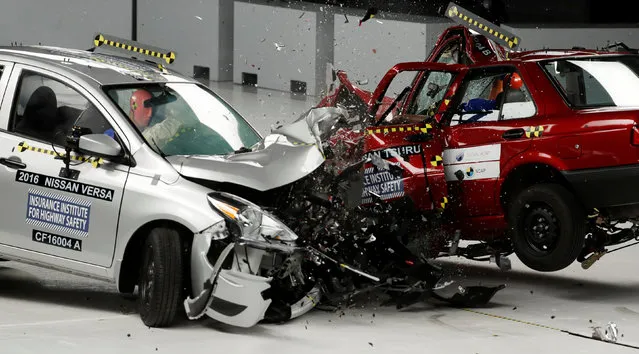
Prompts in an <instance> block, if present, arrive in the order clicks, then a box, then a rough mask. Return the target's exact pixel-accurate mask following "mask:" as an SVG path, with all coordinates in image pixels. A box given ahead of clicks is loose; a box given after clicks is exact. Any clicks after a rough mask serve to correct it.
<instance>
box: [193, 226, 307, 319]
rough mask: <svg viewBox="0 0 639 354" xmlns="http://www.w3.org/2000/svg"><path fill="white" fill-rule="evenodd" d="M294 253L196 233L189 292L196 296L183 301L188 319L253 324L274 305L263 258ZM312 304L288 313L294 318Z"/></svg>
mask: <svg viewBox="0 0 639 354" xmlns="http://www.w3.org/2000/svg"><path fill="white" fill-rule="evenodd" d="M296 251H299V249H297V248H296V247H294V246H290V245H286V244H277V243H266V242H258V241H240V242H232V241H229V240H228V239H224V240H220V239H216V238H215V237H212V236H211V234H195V235H194V238H193V244H192V249H191V280H192V281H191V283H192V289H191V290H192V293H193V294H194V295H195V297H194V298H187V299H186V300H185V301H184V307H185V310H186V314H187V316H188V317H189V318H190V319H198V318H200V317H202V316H204V315H206V316H208V317H211V318H213V319H215V320H217V321H220V322H223V323H226V324H229V325H232V326H237V327H252V326H254V325H256V324H257V323H258V322H260V321H261V320H263V319H264V318H265V314H266V311H267V309H268V308H269V306H270V305H271V303H272V302H273V300H272V299H270V298H269V295H268V294H269V291H267V290H268V289H270V288H271V281H272V279H273V278H272V277H264V276H260V269H262V268H263V267H264V264H263V263H264V262H266V263H268V262H267V261H268V260H269V258H268V257H265V255H267V254H269V255H271V256H272V253H279V254H291V253H293V252H296ZM316 290H317V291H319V289H316ZM310 296H311V297H312V298H317V297H318V294H314V293H312V292H311V294H310ZM311 302H312V306H311V307H313V306H314V305H315V302H314V301H306V302H304V301H301V303H300V304H295V305H293V306H292V307H291V310H292V311H294V312H296V313H295V315H300V314H303V313H305V312H307V311H309V310H310V308H309V303H311ZM291 318H294V317H293V316H292V317H291Z"/></svg>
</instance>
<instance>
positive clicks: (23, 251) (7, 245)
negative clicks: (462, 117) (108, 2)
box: [0, 35, 322, 327]
mask: <svg viewBox="0 0 639 354" xmlns="http://www.w3.org/2000/svg"><path fill="white" fill-rule="evenodd" d="M95 45H96V48H97V47H100V46H109V47H111V49H114V48H116V49H120V50H122V49H123V50H125V51H126V50H128V51H129V52H135V53H137V54H136V55H146V56H148V57H151V58H155V59H160V60H164V61H166V63H170V62H172V60H174V59H175V55H174V54H173V53H170V52H168V53H167V52H166V51H161V50H160V49H149V48H148V47H145V46H143V45H141V44H139V43H135V42H126V41H124V40H121V39H118V38H113V37H108V36H105V35H98V36H96V37H95ZM94 49H95V48H92V50H86V51H85V50H74V49H63V48H53V47H2V48H0V99H1V101H0V164H1V165H2V166H0V183H1V186H2V187H1V188H0V200H1V201H2V203H3V213H2V216H1V218H2V224H1V225H2V226H1V227H0V257H2V258H3V259H8V260H15V261H19V262H25V263H30V264H34V265H37V266H42V267H46V268H52V269H58V270H61V271H65V272H70V273H74V274H78V275H82V276H87V277H91V278H96V279H102V280H106V281H111V282H114V283H115V284H116V286H117V288H118V289H119V291H120V292H122V293H133V292H134V289H135V287H136V285H137V286H138V292H139V311H140V315H141V318H142V321H143V322H144V324H146V325H147V326H153V327H160V326H168V325H170V324H172V323H173V320H174V319H175V318H176V314H177V313H178V311H186V313H187V315H188V317H189V318H191V319H196V318H199V317H201V316H203V315H205V314H206V315H208V316H210V317H212V318H214V319H217V320H219V321H222V322H225V323H228V324H232V325H236V326H242V327H249V326H253V325H255V324H256V323H258V322H260V321H261V320H263V319H264V318H265V314H266V313H267V310H268V309H269V307H272V306H273V304H275V303H276V302H278V298H277V297H278V296H280V294H282V293H283V292H285V291H287V290H288V289H283V288H281V285H278V286H280V288H278V289H276V290H277V291H274V289H273V288H272V286H271V285H272V284H271V283H272V279H273V276H274V274H280V273H282V272H283V273H285V275H286V277H288V276H294V275H295V274H299V273H300V272H299V269H291V265H290V264H299V262H297V263H295V262H290V259H292V258H296V257H301V251H300V249H298V248H296V246H295V240H296V239H297V236H296V235H295V234H294V233H293V232H292V231H291V230H290V229H289V228H287V227H286V226H285V225H284V224H282V223H281V222H280V221H278V220H277V219H276V218H275V217H273V216H271V215H270V214H268V213H266V212H264V210H262V209H260V208H259V207H258V206H256V205H255V204H253V203H251V202H249V201H247V200H244V199H241V198H238V197H235V196H234V195H231V194H227V193H224V192H220V191H214V190H213V189H210V188H207V187H205V186H203V184H201V183H196V182H194V181H192V180H191V179H189V178H185V174H188V172H189V171H190V170H189V166H191V167H193V166H195V167H197V168H195V169H193V168H192V169H191V171H199V172H202V171H204V170H207V168H204V167H203V166H205V167H206V166H208V170H209V172H211V173H214V172H215V169H216V168H218V169H219V173H220V174H219V175H218V177H219V179H220V180H229V179H233V180H234V181H235V182H239V184H242V181H246V182H247V183H251V182H250V181H251V180H253V181H257V182H255V183H258V184H259V183H264V181H266V180H269V179H277V178H279V177H278V176H277V175H274V176H272V175H271V176H268V177H267V176H256V175H251V173H255V172H254V171H253V172H251V171H252V170H251V169H250V168H251V167H255V163H250V162H247V163H244V164H242V166H244V167H241V166H240V168H238V169H237V172H236V173H234V172H233V167H232V166H231V167H223V166H221V165H224V163H221V162H220V161H222V160H224V158H222V157H219V158H218V157H216V156H226V155H233V154H234V152H235V151H237V150H240V151H241V149H242V148H245V147H247V146H254V145H256V144H258V145H259V144H260V142H261V141H262V137H261V136H260V134H258V133H257V132H256V131H255V130H254V129H253V128H252V127H251V126H250V125H249V124H248V123H247V122H246V121H245V120H244V119H243V118H242V117H241V116H240V115H239V114H238V113H237V112H236V111H234V110H233V108H231V107H230V106H229V105H228V104H226V103H225V102H224V101H223V100H221V99H220V98H219V97H218V96H216V95H215V94H214V93H213V92H212V91H210V90H209V89H208V88H207V87H206V86H203V85H201V84H200V83H198V82H197V81H195V80H193V79H190V78H187V77H185V76H182V75H179V74H177V73H174V72H172V71H170V70H168V69H166V68H165V67H164V66H163V65H161V64H162V63H163V62H162V61H160V62H159V63H158V62H147V61H144V60H140V59H134V58H130V55H129V57H125V56H121V55H116V54H114V55H112V54H105V53H99V50H94ZM160 53H164V54H160ZM166 63H165V64H166ZM141 89H142V90H144V91H146V92H147V93H150V94H151V97H150V98H148V99H146V100H143V101H138V102H136V103H135V104H134V103H133V100H132V98H131V97H132V96H135V95H134V93H135V92H138V91H139V90H141ZM140 105H141V106H140ZM140 107H142V108H140ZM137 109H141V110H142V111H144V112H147V113H148V112H152V114H151V116H150V117H148V116H147V117H146V118H149V119H148V122H147V123H149V127H148V128H145V127H142V126H137V125H136V124H133V119H134V118H133V117H134V116H135V112H134V111H135V110H137ZM171 119H173V125H171V124H164V123H165V122H167V121H170V120H171ZM149 132H152V133H149ZM305 134H306V135H305ZM305 134H301V135H299V134H298V138H299V137H300V136H302V137H307V143H308V144H305V145H304V146H300V145H299V144H288V143H286V142H287V138H286V136H283V135H280V136H279V138H278V139H280V140H279V143H278V144H277V145H278V146H279V147H278V148H280V149H289V150H290V151H291V154H290V155H289V156H295V154H298V155H300V156H301V155H303V160H304V161H307V163H310V162H309V161H311V162H312V161H315V160H317V161H316V162H312V163H310V164H317V165H319V164H320V163H321V161H322V155H321V152H320V151H319V149H318V148H316V147H314V146H313V143H314V141H313V139H312V136H311V135H310V134H309V133H308V131H307V132H306V133H305ZM282 142H284V143H282ZM274 146H275V145H274ZM262 148H263V149H268V148H269V147H268V146H262ZM190 156H199V159H198V158H193V159H191V158H190ZM203 156H205V157H206V158H203ZM237 156H241V155H237ZM289 161H290V160H289ZM222 162H223V161H222ZM285 163H287V162H285ZM203 164H204V165H203ZM227 165H228V164H227ZM246 166H248V167H246ZM258 167H259V166H258ZM273 168H275V169H279V167H277V166H274V167H273ZM310 168H311V169H312V167H310ZM211 169H213V170H211ZM220 176H221V177H220ZM287 178H288V179H295V178H297V177H296V176H295V175H288V176H287V177H286V178H283V182H282V183H286V181H287ZM258 188H259V186H258ZM265 188H266V187H265ZM287 260H289V262H286V261H287ZM278 272H279V273H278ZM283 278H284V277H283ZM299 284H303V285H299ZM295 286H298V287H299V286H302V287H303V288H304V290H303V291H302V292H301V293H302V294H303V295H302V296H299V301H297V302H294V301H293V302H292V301H290V299H289V300H287V301H279V305H278V306H280V307H281V306H284V307H286V309H285V311H287V315H286V316H285V317H287V318H292V317H296V316H299V315H301V314H303V313H306V312H307V311H309V310H310V309H311V308H312V307H313V306H314V305H315V304H316V303H317V297H318V296H319V288H318V286H317V285H315V284H312V283H311V284H309V283H308V282H306V283H304V282H302V283H298V285H294V284H292V285H291V289H293V287H295ZM294 290H295V293H296V294H297V293H300V292H299V291H300V288H296V289H294ZM291 291H292V290H291ZM279 310H281V308H280V309H279ZM280 312H281V311H280Z"/></svg>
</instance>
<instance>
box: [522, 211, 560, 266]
mask: <svg viewBox="0 0 639 354" xmlns="http://www.w3.org/2000/svg"><path fill="white" fill-rule="evenodd" d="M523 226H524V234H525V237H526V243H528V246H530V247H531V248H532V249H533V250H534V251H535V252H537V253H539V254H541V255H547V254H549V253H551V252H552V251H553V250H554V249H555V247H556V246H557V241H558V240H559V234H560V225H559V220H558V219H557V217H556V216H555V213H554V211H553V210H552V208H550V207H548V206H546V205H543V206H536V207H531V208H530V211H529V212H528V213H527V214H526V217H525V218H524V225H523Z"/></svg>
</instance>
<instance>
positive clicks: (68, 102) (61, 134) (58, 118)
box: [9, 71, 111, 146]
mask: <svg viewBox="0 0 639 354" xmlns="http://www.w3.org/2000/svg"><path fill="white" fill-rule="evenodd" d="M16 94H17V97H16V98H15V101H14V102H15V104H14V107H13V112H12V117H11V123H10V126H9V130H10V131H12V132H15V133H19V134H21V135H24V136H26V137H30V138H33V139H37V140H41V141H45V142H48V143H52V144H56V145H60V146H64V145H65V144H66V136H67V135H68V133H69V132H70V131H71V128H72V127H73V126H74V125H80V124H81V125H82V126H90V128H91V129H92V133H104V132H105V131H107V130H108V129H110V128H111V126H110V125H109V124H108V121H107V120H106V119H105V118H104V116H103V115H102V114H101V113H100V111H99V110H97V109H96V107H95V106H94V105H93V104H92V103H91V102H90V101H89V100H87V99H86V98H85V97H84V96H82V95H81V94H80V93H79V92H78V91H76V90H75V89H73V88H72V87H71V86H69V85H67V84H66V83H64V82H62V81H59V80H57V79H53V78H51V77H48V76H45V75H42V74H39V73H35V72H30V71H24V72H23V74H22V76H21V78H20V81H19V83H18V89H17V91H16Z"/></svg>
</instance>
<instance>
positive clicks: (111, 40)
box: [93, 33, 176, 64]
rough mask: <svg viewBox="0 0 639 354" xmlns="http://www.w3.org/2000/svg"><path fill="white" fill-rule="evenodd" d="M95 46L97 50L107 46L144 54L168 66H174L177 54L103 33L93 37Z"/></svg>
mask: <svg viewBox="0 0 639 354" xmlns="http://www.w3.org/2000/svg"><path fill="white" fill-rule="evenodd" d="M93 45H94V46H95V47H96V48H99V47H102V48H104V47H105V46H106V47H112V48H116V49H119V50H121V51H126V52H133V53H139V54H144V55H147V56H151V57H154V58H159V59H163V60H164V61H165V62H166V63H167V64H172V63H173V62H174V61H175V58H176V53H175V52H174V51H169V50H166V49H162V48H157V47H153V46H150V45H145V44H141V43H138V42H135V41H130V40H127V39H124V38H119V37H116V36H111V35H105V34H102V33H97V34H96V35H95V36H94V37H93Z"/></svg>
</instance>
